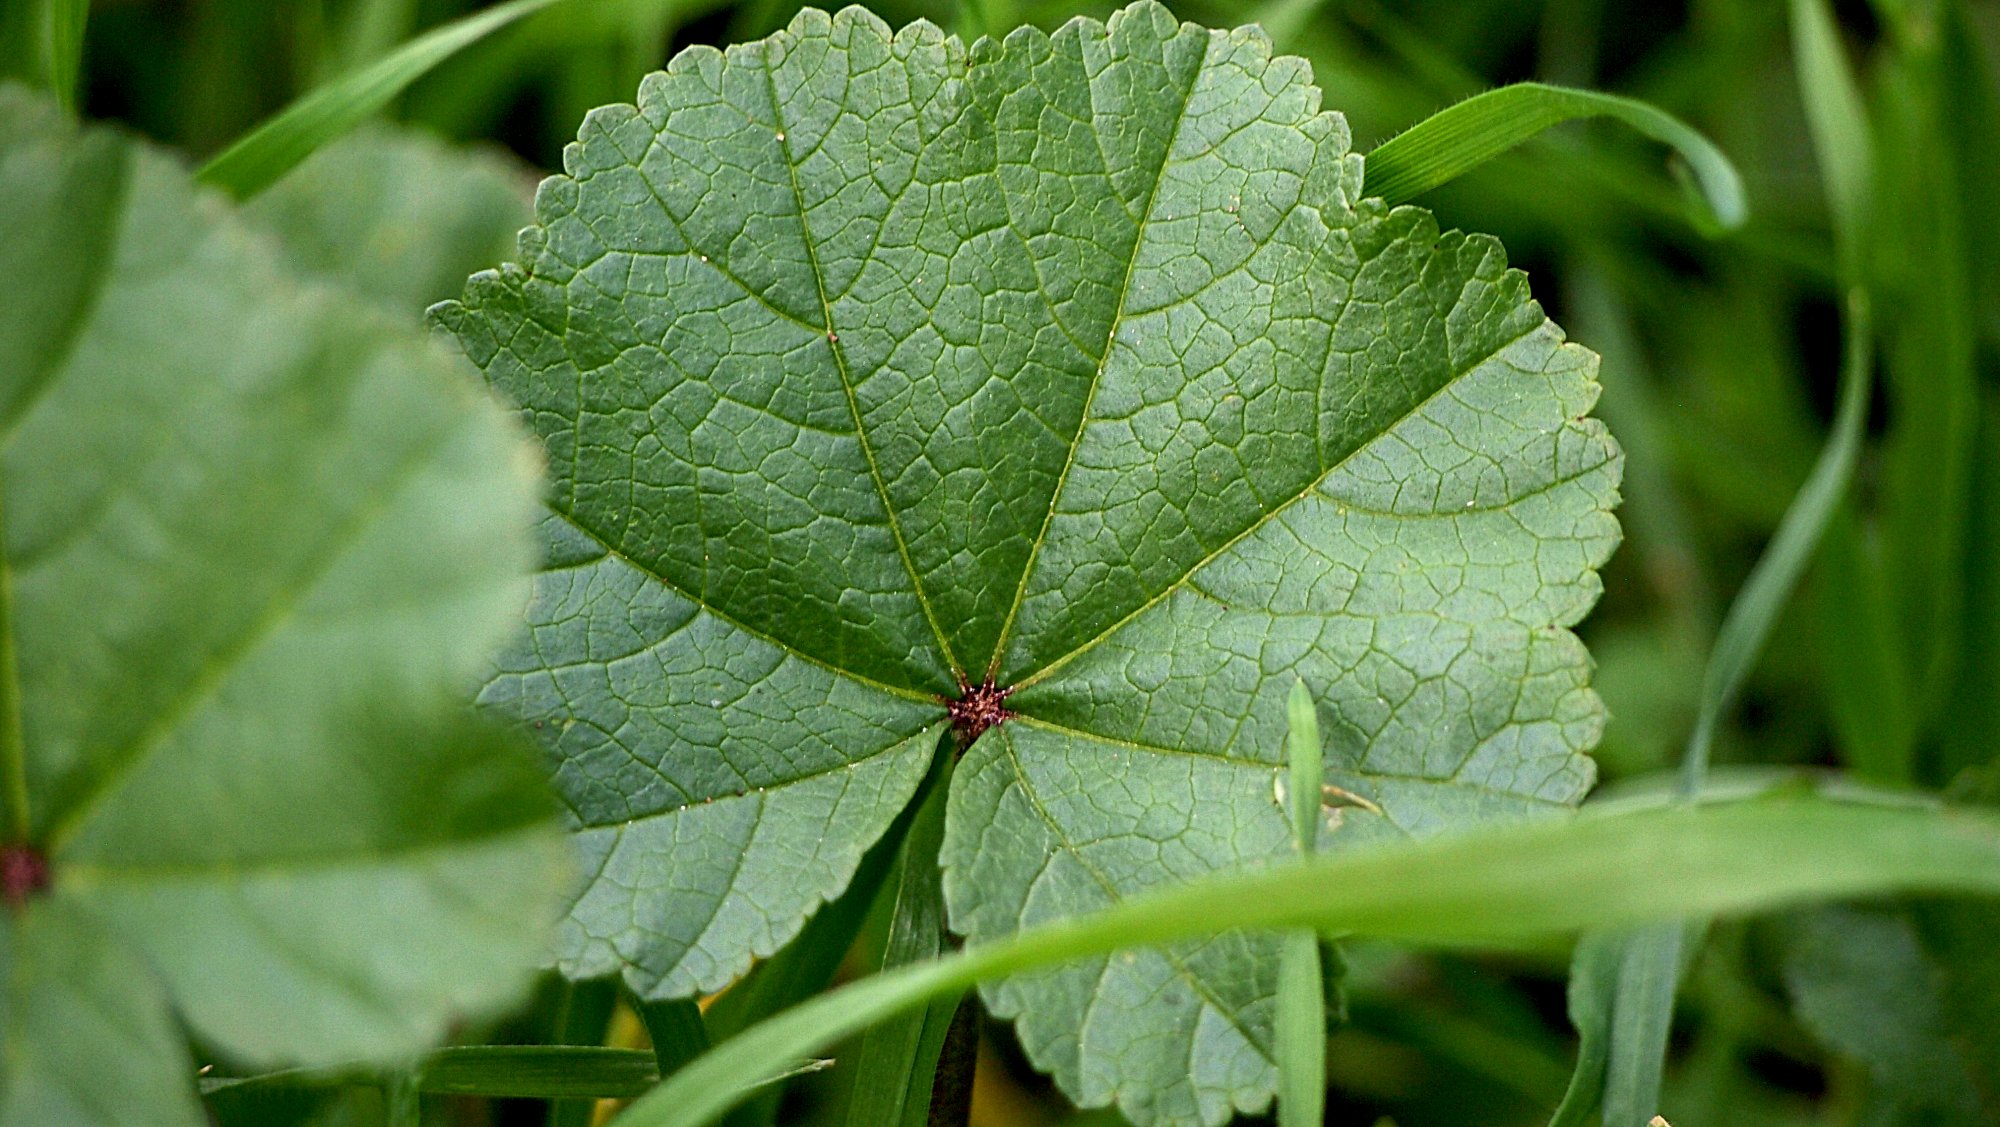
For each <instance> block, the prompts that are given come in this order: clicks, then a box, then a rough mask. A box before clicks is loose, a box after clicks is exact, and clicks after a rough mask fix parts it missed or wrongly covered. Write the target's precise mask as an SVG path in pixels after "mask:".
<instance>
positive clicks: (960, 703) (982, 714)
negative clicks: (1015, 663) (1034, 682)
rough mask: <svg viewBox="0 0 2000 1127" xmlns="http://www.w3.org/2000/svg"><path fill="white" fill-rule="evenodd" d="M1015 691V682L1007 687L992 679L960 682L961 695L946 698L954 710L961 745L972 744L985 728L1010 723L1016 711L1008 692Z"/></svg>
mask: <svg viewBox="0 0 2000 1127" xmlns="http://www.w3.org/2000/svg"><path fill="white" fill-rule="evenodd" d="M1013 691H1014V687H1013V686H1012V685H1008V686H1006V687H1004V688H1003V687H1001V686H999V685H995V684H994V683H993V682H991V681H987V682H986V683H984V684H980V685H962V686H960V688H959V695H958V699H957V700H954V701H947V702H945V706H946V707H947V708H948V709H950V711H951V730H952V733H953V734H954V735H956V736H957V737H958V746H960V747H970V746H971V745H972V741H973V740H976V739H978V738H979V734H980V733H981V732H984V731H985V730H986V729H988V728H991V727H994V726H996V725H999V724H1004V723H1006V722H1007V718H1008V717H1010V716H1012V715H1014V714H1013V713H1011V712H1009V711H1007V709H1006V702H1007V694H1008V693H1011V692H1013Z"/></svg>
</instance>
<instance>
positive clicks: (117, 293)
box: [0, 89, 569, 1123]
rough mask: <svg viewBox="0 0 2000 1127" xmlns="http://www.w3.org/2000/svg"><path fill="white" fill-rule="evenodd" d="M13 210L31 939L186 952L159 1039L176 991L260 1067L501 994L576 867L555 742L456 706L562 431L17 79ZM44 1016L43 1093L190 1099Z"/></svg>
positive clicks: (140, 996)
mask: <svg viewBox="0 0 2000 1127" xmlns="http://www.w3.org/2000/svg"><path fill="white" fill-rule="evenodd" d="M0 199H4V200H5V201H6V206H5V208H0V277H6V278H9V279H14V280H15V281H17V282H19V283H20V284H19V285H18V286H17V287H16V288H15V290H14V291H13V292H18V293H21V294H22V295H23V300H22V301H20V302H15V301H11V300H10V301H8V302H5V303H0V513H4V518H0V538H3V539H4V553H0V639H4V644H5V652H6V654H7V656H8V657H9V659H10V660H9V661H8V662H7V663H6V664H5V665H4V666H0V705H3V706H4V707H3V708H0V725H4V726H0V780H4V782H5V784H6V792H7V803H6V824H5V826H4V830H5V833H4V834H0V837H4V838H5V839H6V840H9V841H10V842H11V841H18V840H25V841H27V842H29V843H31V844H32V845H34V846H35V847H36V848H38V849H39V850H41V851H42V852H44V853H46V854H47V855H48V857H49V860H50V868H51V871H52V873H53V884H52V888H51V890H50V891H49V893H48V894H47V896H46V897H45V898H42V897H37V898H35V899H31V900H30V901H29V902H28V904H27V905H26V907H25V909H24V910H22V911H21V912H20V913H18V914H16V913H11V912H10V913H9V915H10V919H9V922H8V925H7V926H9V927H13V928H17V929H18V930H17V932H16V938H15V940H14V941H17V942H18V943H20V944H22V945H23V947H22V949H23V950H29V949H31V948H32V945H33V943H34V942H36V940H35V939H34V937H35V936H36V935H38V934H44V929H46V928H54V927H56V926H58V925H57V924H56V923H53V922H47V921H49V920H53V919H54V914H55V913H61V914H62V919H63V921H64V922H63V923H61V925H60V926H61V927H64V928H69V929H72V930H81V931H86V932H89V933H90V934H91V936H92V938H90V939H88V940H82V939H79V940H78V941H77V942H78V943H79V944H80V945H81V946H82V947H84V948H86V949H89V950H93V951H100V952H103V953H104V954H103V956H102V957H103V959H104V960H105V961H106V965H111V964H112V963H114V962H115V963H116V964H117V965H119V966H128V967H140V966H143V967H145V968H147V971H146V975H147V976H151V975H157V977H158V981H159V983H160V984H161V985H162V986H163V987H164V993H162V991H161V989H160V987H157V986H152V985H148V982H150V981H151V979H150V977H146V976H137V975H128V976H126V977H125V978H123V979H120V980H118V981H115V982H112V983H107V984H106V988H107V989H115V990H117V991H119V992H120V997H121V1001H120V1003H119V1004H120V1006H122V1007H123V1008H124V1010H125V1014H126V1016H125V1017H122V1018H120V1019H119V1020H120V1021H121V1022H129V1023H130V1024H131V1026H132V1028H133V1030H134V1038H139V1037H140V1035H141V1034H142V1033H144V1032H145V1031H147V1030H151V1029H153V1028H154V1027H155V1026H158V1027H160V1028H165V1029H168V1030H172V1029H173V1028H174V1024H173V1023H174V1020H175V1019H174V1018H172V1017H170V1016H169V1015H168V1014H167V1013H166V1011H165V1010H164V1009H162V1008H161V1007H162V1005H163V1004H164V1003H163V1001H162V999H163V998H164V999H165V1001H166V1002H170V1003H171V1005H172V1006H173V1008H174V1010H175V1012H176V1013H177V1015H178V1020H179V1021H180V1022H181V1023H184V1024H185V1026H186V1027H187V1028H188V1029H189V1030H191V1031H192V1032H193V1033H194V1034H196V1035H197V1036H198V1037H200V1038H201V1039H202V1040H203V1041H204V1043H206V1044H207V1045H208V1046H210V1047H211V1048H213V1049H214V1050H216V1051H218V1052H220V1053H222V1054H223V1055H225V1056H226V1057H228V1058H232V1059H237V1060H241V1061H243V1062H244V1063H246V1064H250V1065H258V1066H261V1065H270V1064H278V1063H295V1062H315V1061H330V1060H347V1059H376V1060H380V1059H384V1058H389V1057H394V1056H397V1055H401V1054H406V1053H410V1052H414V1051H416V1050H417V1049H419V1048H421V1047H422V1046H424V1045H426V1044H427V1043H429V1042H431V1041H432V1040H434V1039H435V1038H436V1037H437V1036H438V1035H439V1034H440V1033H441V1032H442V1030H443V1029H444V1028H445V1026H446V1024H447V1023H448V1022H450V1021H452V1020H454V1019H455V1018H457V1017H459V1016H461V1015H463V1014H465V1013H467V1012H469V1011H475V1010H480V1009H487V1008H491V1007H493V1006H495V1005H498V1004H501V1003H503V1002H505V1001H506V1000H507V999H509V998H510V997H512V996H513V994H514V993H515V992H516V990H517V989H518V988H519V986H520V985H521V977H522V972H523V970H524V968H525V967H527V966H530V965H532V963H533V961H534V960H535V959H536V958H537V957H538V955H539V953H540V943H541V942H542V938H543V937H542V936H541V935H540V934H538V929H537V928H536V927H535V926H534V922H535V921H536V920H537V919H538V918H540V917H543V916H544V915H553V914H554V902H555V900H556V899H557V898H558V897H559V896H560V893H561V890H562V888H563V886H564V883H565V882H566V880H567V879H569V863H568V859H567V858H566V857H565V856H564V855H563V850H562V848H561V843H560V837H559V835H558V834H557V833H556V832H555V827H554V825H553V824H552V820H551V819H550V817H549V811H548V803H547V800H546V797H545V796H544V795H543V794H542V793H541V792H542V788H541V786H540V785H539V783H538V781H537V780H536V779H535V777H534V768H533V764H532V763H531V762H523V761H522V760H521V758H520V755H519V749H517V748H514V747H512V746H510V741H508V740H507V739H505V738H503V737H501V736H499V735H497V734H496V733H494V732H493V731H491V730H489V729H488V727H487V726H485V725H482V724H479V723H476V722H474V721H473V720H472V719H471V718H470V717H467V716H465V715H464V713H465V709H464V708H463V705H462V704H461V703H458V702H459V701H461V700H462V696H463V694H464V692H465V690H466V688H467V687H468V686H470V685H472V684H474V683H476V680H477V678H478V677H479V676H480V675H481V674H482V673H483V672H484V671H485V669H486V668H487V667H488V664H489V662H490V660H491V657H490V654H491V650H492V649H493V647H495V646H496V645H497V644H498V642H499V640H500V638H501V637H502V636H503V635H504V634H505V633H506V631H507V630H508V629H509V628H510V626H511V625H512V623H513V622H515V621H516V620H517V617H518V614H519V608H520V606H521V605H522V604H523V603H524V602H525V601H526V598H527V593H528V592H527V582H526V577H527V573H528V571H529V570H530V563H531V556H530V552H531V549H532V540H531V538H530V536H529V520H530V516H531V513H532V511H533V501H532V499H533V496H534V490H535V480H536V479H535V473H534V459H533V457H532V455H531V453H530V452H529V450H528V448H527V447H526V446H525V444H524V443H523V442H522V440H521V438H520V437H519V436H518V434H517V432H516V430H515V428H514V427H512V426H511V425H509V422H508V419H507V417H506V414H505V412H504V411H503V410H502V409H501V408H500V407H499V406H498V405H497V404H495V403H493V402H490V401H489V399H488V397H487V396H486V395H485V394H483V393H482V392H481V390H480V389H479V388H478V387H477V386H476V384H475V383H474V381H473V380H472V379H470V378H469V376H468V374H467V373H465V372H464V371H463V370H462V369H461V365H459V364H457V363H455V362H454V361H453V359H452V358H451V357H450V356H448V355H445V354H444V353H443V352H442V351H441V350H439V349H437V348H436V347H435V346H434V345H433V344H431V343H430V342H429V341H427V340H425V339H424V336H423V334H422V333H421V332H420V330H418V329H417V327H416V326H414V325H412V324H410V323H409V320H408V319H407V318H405V319H403V320H400V321H399V320H395V319H391V318H388V317H386V316H385V315H383V314H379V313H376V312H372V311H371V310H370V309H369V308H368V307H367V306H365V305H363V304H362V303H360V302H358V301H356V300H354V299H351V298H348V297H345V296H341V295H337V294H335V293H333V292H330V291H324V290H318V289H314V288H310V287H302V286H301V285H300V284H299V283H298V282H297V281H296V280H294V279H293V278H292V277H291V276H290V275H288V274H287V273H286V272H285V270H284V269H283V268H282V267H281V266H280V264H279V261H280V259H279V255H278V254H277V253H276V251H275V248H274V247H273V246H272V245H271V244H270V243H269V242H268V241H266V239H265V237H264V236H262V235H259V234H254V233H253V232H252V231H251V230H250V229H249V228H248V227H247V226H246V225H245V224H243V223H241V222H239V221H237V220H236V219H235V218H234V217H233V216H231V215H229V214H228V213H227V210H226V208H225V207H224V206H223V204H222V203H221V201H220V200H219V199H218V198H216V197H214V196H213V195H210V194H206V193H202V192H198V191H197V190H196V189H195V188H194V187H193V185H192V184H191V183H190V181H189V178H188V176H187V174H186V172H185V171H184V170H183V169H182V168H181V167H179V166H178V165H177V164H176V163H175V162H174V161H172V160H170V159H169V158H167V157H165V156H162V155H160V154H158V153H157V152H154V151H153V150H151V149H148V148H146V147H144V146H141V145H138V144H134V143H132V142H130V141H128V140H127V139H125V138H123V137H120V136H118V135H117V134H115V133H113V132H111V131H108V130H87V131H79V130H78V129H77V128H76V127H75V126H74V125H73V124H70V123H69V122H67V121H66V120H65V119H64V118H63V117H62V116H61V115H60V114H58V113H57V112H56V111H55V110H54V108H53V106H51V105H48V104H45V103H42V102H39V101H36V100H34V99H32V98H30V97H29V96H27V95H26V94H25V93H23V92H21V91H18V90H13V89H7V90H0ZM39 965H41V966H43V967H44V969H46V967H47V965H48V963H47V961H46V960H44V961H43V962H42V963H41V964H39ZM9 973H10V974H13V975H15V976H16V978H19V977H20V976H21V975H26V974H29V973H30V971H29V969H28V968H27V967H26V965H25V964H23V965H21V966H11V965H10V970H9ZM72 988H74V984H72V986H71V987H63V986H62V985H61V984H60V983H57V982H42V981H34V982H25V983H23V982H16V984H15V985H14V986H13V987H12V989H13V990H14V991H15V992H16V993H17V995H22V996H26V995H29V994H35V993H36V992H39V991H54V990H59V989H72ZM79 1004H81V1003H79ZM142 1010H143V1011H145V1012H143V1013H142V1012H140V1011H142ZM21 1012H22V1011H19V1010H17V1011H16V1012H15V1014H14V1015H13V1017H11V1018H10V1019H9V1020H8V1022H7V1024H6V1028H5V1029H4V1031H0V1035H4V1036H6V1037H8V1038H9V1039H12V1040H17V1041H34V1042H35V1043H36V1044H37V1045H39V1046H40V1048H38V1049H37V1050H35V1051H36V1052H39V1053H40V1054H41V1055H42V1057H43V1059H44V1060H45V1061H51V1062H53V1065H52V1066H54V1067H59V1068H60V1069H65V1070H69V1071H68V1073H67V1075H68V1081H64V1080H62V1079H60V1078H48V1079H46V1080H45V1081H38V1082H46V1083H50V1084H60V1083H64V1082H70V1083H73V1084H77V1085H80V1086H82V1087H89V1086H90V1085H91V1084H92V1083H93V1081H92V1080H91V1079H90V1078H91V1077H93V1076H97V1075H107V1076H108V1075H112V1074H116V1075H117V1076H118V1077H119V1078H120V1080H119V1082H120V1083H123V1082H125V1081H128V1080H129V1081H131V1082H132V1083H133V1084H135V1085H139V1086H140V1087H146V1086H147V1085H153V1086H154V1087H155V1088H156V1087H157V1082H158V1080H159V1077H161V1076H163V1075H164V1076H167V1077H169V1078H171V1079H173V1080H174V1081H175V1082H176V1083H177V1084H178V1086H179V1090H180V1091H183V1092H185V1091H191V1090H192V1077H191V1076H190V1075H188V1074H187V1073H186V1071H185V1070H184V1069H182V1068H180V1066H179V1065H178V1064H176V1063H174V1062H175V1061H178V1060H180V1056H181V1054H180V1052H179V1050H178V1049H175V1050H173V1051H174V1053H175V1054H176V1055H175V1056H173V1058H172V1059H169V1058H168V1057H165V1056H161V1055H160V1054H161V1053H164V1052H166V1051H167V1050H165V1049H161V1048H160V1047H159V1045H158V1044H157V1043H156V1042H158V1041H159V1038H158V1037H153V1038H152V1041H151V1042H149V1044H147V1045H143V1046H142V1045H139V1044H138V1043H137V1041H136V1040H135V1041H134V1043H132V1044H130V1045H125V1046H122V1047H121V1045H120V1043H118V1042H116V1041H114V1040H93V1039H91V1038H88V1037H81V1036H79V1037H76V1038H72V1039H70V1040H68V1041H67V1042H66V1043H63V1044H59V1045H58V1044H54V1043H52V1042H50V1041H48V1039H47V1038H48V1036H49V1031H48V1029H47V1028H46V1027H43V1026H37V1025H35V1024H33V1023H25V1022H24V1019H22V1018H21V1016H20V1015H21ZM148 1036H150V1034H149V1035H148ZM174 1036H175V1037H177V1036H178V1034H177V1033H176V1034H174ZM169 1043H171V1038H169ZM149 1053H150V1054H152V1055H151V1056H148V1055H147V1054H149ZM10 1083H11V1081H10ZM107 1083H109V1082H108V1081H107ZM135 1090H137V1089H135ZM16 1095H17V1089H15V1088H12V1087H10V1088H9V1089H8V1090H7V1091H6V1092H0V1100H5V1099H13V1098H16ZM154 1098H155V1099H156V1100H157V1101H158V1103H159V1106H161V1107H163V1108H165V1107H169V1106H172V1103H171V1101H172V1100H173V1099H174V1098H175V1092H173V1091H161V1090H155V1091H154ZM86 1110H88V1109H86ZM162 1114H165V1113H164V1112H163V1113H162ZM79 1115H82V1113H81V1112H79ZM74 1121H76V1122H107V1123H108V1122H130V1121H132V1119H131V1117H130V1116H114V1117H108V1118H100V1119H97V1120H92V1119H90V1118H88V1117H87V1116H84V1117H82V1118H76V1119H75V1120H74Z"/></svg>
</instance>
